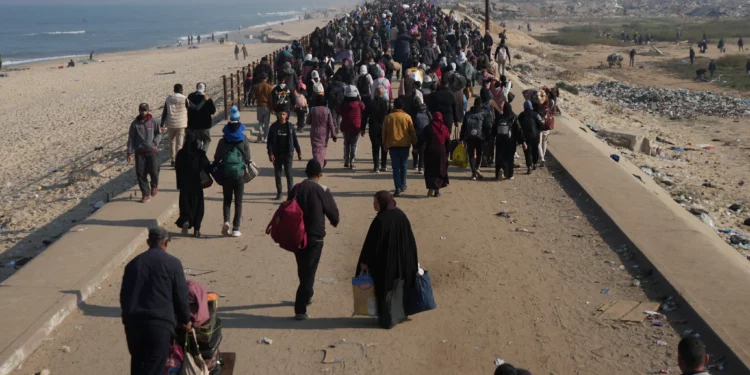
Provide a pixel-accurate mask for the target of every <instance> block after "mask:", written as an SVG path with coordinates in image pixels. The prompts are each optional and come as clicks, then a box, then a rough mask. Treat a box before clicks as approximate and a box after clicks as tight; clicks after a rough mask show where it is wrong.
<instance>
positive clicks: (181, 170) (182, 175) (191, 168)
mask: <svg viewBox="0 0 750 375" xmlns="http://www.w3.org/2000/svg"><path fill="white" fill-rule="evenodd" d="M200 146H201V143H200V141H198V139H197V138H196V136H195V134H194V133H188V134H187V135H186V136H185V146H184V147H183V148H182V149H180V151H178V152H177V157H176V158H175V166H174V168H175V172H176V174H177V189H178V190H179V191H180V217H179V218H178V219H177V222H175V224H177V226H178V227H180V228H182V235H183V236H187V234H188V230H189V229H190V228H193V236H194V237H196V238H198V237H200V236H201V222H203V214H204V204H203V203H204V202H203V186H201V171H204V172H205V171H206V170H207V168H208V166H209V164H210V162H209V160H208V157H207V156H206V151H203V149H201V147H200Z"/></svg>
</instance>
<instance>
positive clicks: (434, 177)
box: [417, 112, 451, 197]
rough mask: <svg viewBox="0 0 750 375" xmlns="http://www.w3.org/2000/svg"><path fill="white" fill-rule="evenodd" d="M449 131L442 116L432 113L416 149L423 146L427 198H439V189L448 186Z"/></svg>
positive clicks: (438, 113)
mask: <svg viewBox="0 0 750 375" xmlns="http://www.w3.org/2000/svg"><path fill="white" fill-rule="evenodd" d="M450 138H451V135H450V131H448V127H447V126H446V125H445V122H444V121H443V114H442V113H440V112H433V113H432V122H431V123H430V126H428V127H427V128H425V129H424V131H423V132H422V137H421V139H420V141H419V144H417V149H420V148H421V147H422V146H424V181H425V184H426V185H427V196H428V197H431V196H435V197H439V196H440V189H442V188H444V187H446V186H448V183H449V180H448V152H447V150H448V142H450Z"/></svg>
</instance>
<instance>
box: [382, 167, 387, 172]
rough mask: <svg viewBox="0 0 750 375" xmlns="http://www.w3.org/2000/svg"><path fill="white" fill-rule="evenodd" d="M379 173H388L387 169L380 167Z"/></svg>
mask: <svg viewBox="0 0 750 375" xmlns="http://www.w3.org/2000/svg"><path fill="white" fill-rule="evenodd" d="M380 171H381V172H388V167H380Z"/></svg>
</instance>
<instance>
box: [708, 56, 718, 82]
mask: <svg viewBox="0 0 750 375" xmlns="http://www.w3.org/2000/svg"><path fill="white" fill-rule="evenodd" d="M708 71H709V72H711V78H714V72H716V63H715V62H714V59H711V62H709V63H708Z"/></svg>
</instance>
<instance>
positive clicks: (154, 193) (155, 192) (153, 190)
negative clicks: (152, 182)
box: [151, 186, 159, 197]
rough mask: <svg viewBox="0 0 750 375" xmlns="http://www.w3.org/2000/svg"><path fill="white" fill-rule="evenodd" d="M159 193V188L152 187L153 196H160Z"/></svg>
mask: <svg viewBox="0 0 750 375" xmlns="http://www.w3.org/2000/svg"><path fill="white" fill-rule="evenodd" d="M158 193H159V187H158V186H152V187H151V196H152V197H155V196H156V194H158Z"/></svg>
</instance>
